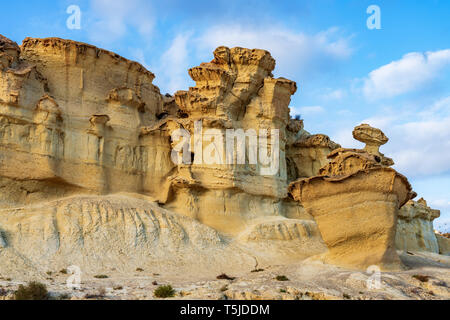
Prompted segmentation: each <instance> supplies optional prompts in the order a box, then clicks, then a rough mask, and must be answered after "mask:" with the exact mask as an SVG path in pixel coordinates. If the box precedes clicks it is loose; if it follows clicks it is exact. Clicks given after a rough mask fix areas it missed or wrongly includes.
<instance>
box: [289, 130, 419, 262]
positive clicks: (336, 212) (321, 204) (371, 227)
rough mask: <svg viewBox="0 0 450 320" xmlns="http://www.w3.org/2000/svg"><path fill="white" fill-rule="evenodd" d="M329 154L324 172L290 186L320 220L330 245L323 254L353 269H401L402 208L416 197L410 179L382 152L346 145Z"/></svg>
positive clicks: (316, 218)
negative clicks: (399, 233) (398, 236)
mask: <svg viewBox="0 0 450 320" xmlns="http://www.w3.org/2000/svg"><path fill="white" fill-rule="evenodd" d="M373 131H374V130H368V132H369V133H370V132H373ZM366 140H370V139H369V138H367V139H366ZM329 158H331V159H332V160H331V161H330V163H329V164H327V165H326V166H324V167H323V168H321V169H320V174H321V175H320V176H316V177H312V178H307V179H302V180H299V181H297V182H294V183H292V184H291V185H290V188H289V190H290V193H291V195H292V197H293V198H294V199H295V200H297V201H299V202H301V203H302V205H303V206H304V207H305V209H306V211H307V212H308V213H309V214H311V215H312V216H313V217H314V219H315V220H316V222H317V225H318V227H319V230H320V233H321V235H322V238H323V240H324V242H325V244H326V245H327V247H328V249H329V252H328V253H327V254H325V255H324V257H323V259H324V260H325V261H327V262H330V263H334V264H338V265H341V266H345V267H350V268H351V267H353V268H361V269H365V268H367V267H369V266H371V265H377V266H379V267H381V268H383V269H395V268H399V267H400V260H399V258H398V256H397V253H396V250H395V234H396V227H397V213H398V210H399V208H401V207H402V206H403V205H404V204H405V203H406V202H407V201H408V200H409V199H411V198H412V197H413V196H414V194H413V192H412V189H411V186H410V184H409V182H408V180H407V179H406V178H405V177H404V176H402V175H401V174H399V173H397V172H396V171H395V170H393V169H391V168H389V167H386V166H384V165H383V164H382V162H383V161H382V159H381V158H380V155H379V153H377V154H371V153H368V152H366V151H364V150H352V149H342V148H341V149H337V150H335V151H334V152H332V153H331V154H330V155H329Z"/></svg>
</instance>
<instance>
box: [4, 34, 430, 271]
mask: <svg viewBox="0 0 450 320" xmlns="http://www.w3.org/2000/svg"><path fill="white" fill-rule="evenodd" d="M274 68H275V60H274V59H273V58H272V56H271V55H270V53H269V52H267V51H264V50H259V49H253V50H252V49H245V48H231V49H230V48H226V47H219V48H217V49H216V50H215V52H214V59H213V60H212V61H211V62H210V63H203V64H201V65H200V66H198V67H195V68H192V69H190V70H189V75H190V76H191V78H192V79H193V80H194V81H195V82H196V85H195V87H192V88H189V90H188V91H178V92H177V93H175V95H174V96H173V97H172V96H170V95H166V96H163V95H161V94H160V91H159V89H158V88H157V87H156V86H154V85H153V84H152V81H153V79H154V75H153V74H152V73H151V72H149V71H148V70H146V69H145V68H144V67H142V66H141V65H140V64H139V63H136V62H132V61H129V60H127V59H125V58H122V57H120V56H118V55H117V54H114V53H112V52H109V51H106V50H102V49H99V48H96V47H94V46H91V45H88V44H84V43H78V42H74V41H70V40H62V39H57V38H48V39H30V38H27V39H25V40H24V41H23V44H22V45H21V46H18V45H17V44H16V43H14V42H12V41H11V40H9V39H7V38H5V37H3V36H0V273H8V272H19V271H17V270H23V272H44V271H45V270H47V269H48V268H49V266H50V265H53V266H55V265H57V266H61V268H62V267H64V266H67V265H70V264H77V265H80V266H82V267H83V268H86V269H89V270H99V269H101V268H104V267H105V266H112V265H114V266H116V267H117V268H123V269H127V270H128V269H132V268H136V266H138V265H139V264H142V263H146V264H147V265H152V266H153V267H155V268H163V269H164V268H165V269H166V270H175V271H174V272H181V271H180V270H185V271H186V272H188V271H189V270H192V266H193V265H195V266H196V268H195V270H196V272H199V273H202V272H216V271H217V270H223V268H225V267H228V268H233V267H235V268H237V269H239V268H242V266H249V268H250V266H253V265H254V263H255V260H256V261H258V262H264V261H266V262H267V263H270V261H274V259H276V261H278V262H279V263H288V262H290V261H299V260H302V259H305V258H307V257H310V256H314V255H320V254H322V255H323V254H325V255H326V256H327V257H329V259H328V260H327V259H326V261H327V262H330V263H336V264H338V265H344V266H348V267H351V268H365V267H366V266H368V265H371V264H378V263H380V264H381V265H383V266H386V267H393V266H397V267H398V266H399V265H400V264H399V262H398V257H397V253H396V252H395V247H394V245H395V241H396V240H395V239H396V228H397V217H400V220H401V219H402V217H404V216H405V217H406V211H404V209H402V210H403V211H401V212H403V213H404V214H403V213H399V208H400V207H402V206H403V205H404V204H405V203H406V202H407V201H408V200H410V199H411V198H412V197H413V193H412V191H411V186H410V185H409V183H408V181H407V180H406V178H405V177H403V176H402V175H400V174H399V173H397V172H395V171H394V170H393V169H391V168H389V167H390V166H391V165H392V164H393V161H392V159H389V158H386V157H384V155H383V154H381V153H379V150H378V148H379V146H380V145H382V144H384V143H386V142H387V138H386V137H385V136H384V134H383V133H382V132H381V131H380V130H378V129H375V128H371V127H369V126H367V125H362V126H360V127H357V128H356V129H355V133H354V134H355V138H357V139H358V140H360V141H363V142H366V143H367V147H366V149H365V150H350V149H343V148H341V147H340V146H339V145H338V144H336V143H334V142H333V141H331V140H330V138H329V137H327V136H325V135H320V134H318V135H312V134H310V133H308V132H307V131H305V130H304V125H303V121H302V120H297V119H292V118H291V117H290V110H289V104H290V99H291V96H292V95H293V94H295V93H296V91H297V85H296V84H295V82H293V81H290V80H287V79H284V78H278V79H276V78H274V77H273V75H272V71H273V70H274ZM200 122H201V128H202V130H203V132H208V134H209V135H210V136H208V134H207V136H206V137H204V138H203V141H201V143H199V142H198V140H195V136H196V135H198V134H200V133H201V132H199V131H198V128H199V127H198V126H197V125H196V123H197V124H198V123H200ZM231 129H235V130H238V129H241V130H242V131H243V132H246V133H248V136H247V139H248V141H252V140H251V139H253V138H255V136H254V135H252V134H251V132H252V130H254V132H255V133H258V132H266V133H267V141H266V144H267V146H268V148H267V150H269V151H268V153H267V154H266V155H265V158H267V159H266V160H267V161H265V163H261V161H258V162H257V163H251V161H250V160H249V159H251V156H252V155H251V154H250V152H248V151H246V153H245V156H244V159H243V160H242V159H240V160H239V156H238V153H237V149H238V148H240V147H243V146H244V147H245V146H247V145H248V144H250V142H246V141H247V140H245V141H244V142H243V145H242V144H241V145H239V142H238V141H237V142H236V141H234V142H233V143H234V144H233V146H232V150H233V151H235V153H233V155H232V159H225V158H226V157H227V156H228V155H227V153H226V152H225V150H223V148H224V146H225V145H226V144H227V142H228V141H227V136H226V134H227V131H228V130H231ZM179 130H184V132H186V133H188V134H189V137H190V138H189V141H188V142H189V143H190V146H191V147H190V149H189V150H188V153H189V154H188V158H189V159H190V161H189V162H188V163H176V162H174V161H173V150H174V148H175V147H176V145H177V143H178V142H177V141H175V140H174V139H173V134H174V132H178V131H179ZM249 132H250V133H249ZM235 142H236V143H235ZM276 147H278V148H279V153H276V152H275V151H274V150H277V149H276ZM211 150H213V151H214V152H211ZM257 151H258V155H259V156H261V153H260V150H259V149H257ZM178 156H180V157H181V153H180V154H178ZM211 158H212V159H213V161H210V160H211ZM226 160H230V161H231V160H232V161H231V162H227V161H226ZM263 162H264V161H263ZM298 179H303V180H299V181H298ZM295 181H297V182H295ZM291 183H292V184H291ZM289 184H291V187H290V189H289V188H288V186H289ZM289 191H290V193H291V195H292V196H291V195H290V194H289ZM293 198H294V199H295V200H297V201H295V200H294V199H293ZM402 214H403V215H402ZM412 218H414V217H411V219H412ZM414 221H415V220H414ZM408 223H409V222H408ZM408 223H399V230H400V231H399V233H398V234H397V246H398V248H399V249H402V250H409V249H423V250H429V251H433V252H436V250H438V249H437V248H438V245H437V244H436V243H437V242H436V241H437V240H436V241H434V242H433V241H432V240H430V239H431V238H432V237H431V236H430V232H432V230H431V229H430V225H429V224H428V225H427V227H426V228H423V227H422V226H419V225H420V223H415V222H413V223H412V225H414V226H413V227H410V224H411V223H409V224H408ZM411 228H419V229H420V230H422V231H423V234H422V235H421V236H420V237H422V238H423V239H427V241H426V243H425V244H420V245H419V247H417V246H416V244H417V241H419V242H420V240H418V239H417V238H414V233H413V232H412V231H411V232H410V230H412V229H411ZM416 234H417V233H416ZM428 240H430V241H428Z"/></svg>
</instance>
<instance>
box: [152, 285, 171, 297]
mask: <svg viewBox="0 0 450 320" xmlns="http://www.w3.org/2000/svg"><path fill="white" fill-rule="evenodd" d="M154 295H155V297H157V298H172V297H174V296H175V290H174V289H173V288H172V286H171V285H167V286H159V287H158V288H157V289H156V290H155V292H154Z"/></svg>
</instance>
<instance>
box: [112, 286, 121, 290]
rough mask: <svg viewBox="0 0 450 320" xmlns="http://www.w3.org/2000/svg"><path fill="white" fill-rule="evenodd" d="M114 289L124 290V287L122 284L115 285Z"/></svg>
mask: <svg viewBox="0 0 450 320" xmlns="http://www.w3.org/2000/svg"><path fill="white" fill-rule="evenodd" d="M113 289H114V290H116V291H117V290H123V287H122V286H117V287H114V288H113Z"/></svg>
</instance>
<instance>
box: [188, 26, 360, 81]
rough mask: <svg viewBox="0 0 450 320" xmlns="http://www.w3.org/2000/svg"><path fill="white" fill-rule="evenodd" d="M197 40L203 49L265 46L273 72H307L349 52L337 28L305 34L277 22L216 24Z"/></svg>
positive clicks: (303, 73)
mask: <svg viewBox="0 0 450 320" xmlns="http://www.w3.org/2000/svg"><path fill="white" fill-rule="evenodd" d="M197 44H198V47H199V48H200V49H201V50H203V51H204V52H212V51H213V50H214V49H215V48H216V47H218V46H222V45H224V46H228V47H236V46H239V47H246V48H258V49H265V50H268V51H269V52H270V53H271V54H272V56H273V57H274V58H275V59H276V61H277V68H276V72H277V73H278V74H281V75H284V76H285V75H288V76H292V75H293V74H298V73H301V74H302V75H306V74H308V75H311V74H310V73H311V72H314V71H316V70H317V69H320V68H323V69H327V68H329V67H330V66H331V63H333V62H336V61H339V60H343V59H347V58H349V57H350V56H351V55H352V53H353V48H352V47H351V45H350V37H343V36H341V35H340V32H339V30H338V29H337V28H331V29H329V30H326V31H323V32H319V33H317V34H313V35H308V34H306V33H303V32H296V31H294V30H290V29H286V28H282V27H277V26H266V27H263V28H261V27H259V28H256V27H251V26H247V25H246V26H243V25H239V24H236V25H219V26H215V27H212V28H210V29H208V30H207V31H206V32H205V33H203V34H201V35H200V36H199V37H198V39H197Z"/></svg>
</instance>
